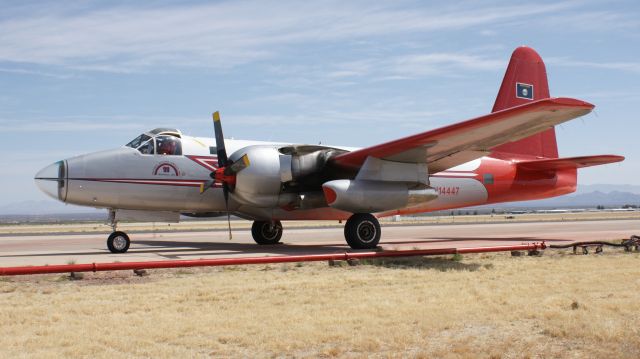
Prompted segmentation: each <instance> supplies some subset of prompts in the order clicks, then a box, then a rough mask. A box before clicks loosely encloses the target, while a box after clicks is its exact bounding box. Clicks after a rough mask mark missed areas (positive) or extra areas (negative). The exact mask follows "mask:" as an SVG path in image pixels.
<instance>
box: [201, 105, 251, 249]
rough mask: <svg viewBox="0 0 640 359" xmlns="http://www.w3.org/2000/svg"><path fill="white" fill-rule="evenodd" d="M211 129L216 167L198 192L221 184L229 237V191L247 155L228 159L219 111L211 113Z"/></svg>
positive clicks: (234, 184)
mask: <svg viewBox="0 0 640 359" xmlns="http://www.w3.org/2000/svg"><path fill="white" fill-rule="evenodd" d="M213 129H214V132H215V137H216V152H217V155H218V168H217V169H216V170H215V171H213V172H211V174H209V177H211V180H209V181H206V182H204V183H202V184H200V193H201V194H202V193H204V192H205V191H206V190H207V189H209V188H210V187H211V186H213V185H214V184H215V183H220V184H222V194H223V195H224V206H225V211H226V212H227V224H228V226H229V239H232V238H233V237H232V234H231V213H230V212H229V193H230V192H233V190H234V189H235V186H236V174H237V173H238V172H240V171H242V170H243V169H245V168H247V167H249V164H250V162H249V157H248V156H247V155H246V154H245V155H244V156H242V157H241V158H240V159H239V160H237V161H235V162H234V161H230V160H229V157H228V156H227V149H226V147H225V143H224V136H223V134H222V123H221V122H220V112H218V111H216V112H214V113H213Z"/></svg>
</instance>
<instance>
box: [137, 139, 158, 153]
mask: <svg viewBox="0 0 640 359" xmlns="http://www.w3.org/2000/svg"><path fill="white" fill-rule="evenodd" d="M153 148H154V147H153V138H149V140H148V141H147V142H145V143H143V144H142V145H141V146H140V147H138V151H140V153H142V154H143V155H152V154H153Z"/></svg>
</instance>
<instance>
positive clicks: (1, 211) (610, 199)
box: [0, 184, 640, 220]
mask: <svg viewBox="0 0 640 359" xmlns="http://www.w3.org/2000/svg"><path fill="white" fill-rule="evenodd" d="M625 204H631V205H640V186H638V185H610V184H592V185H579V186H578V189H577V191H576V192H575V193H573V194H570V195H566V196H562V197H556V198H550V199H543V200H539V201H526V202H511V203H504V204H499V205H491V206H492V207H495V208H536V207H537V208H560V207H595V206H598V205H601V206H605V207H619V206H622V205H625ZM80 214H82V215H85V216H88V217H95V216H100V217H105V210H98V209H95V208H87V207H80V206H75V205H69V204H64V203H61V202H58V201H55V200H53V199H51V200H39V201H22V202H16V203H11V204H7V205H3V206H0V217H3V219H5V220H6V219H7V217H11V216H18V215H22V216H24V215H26V216H37V217H40V216H47V215H64V217H69V216H73V215H80Z"/></svg>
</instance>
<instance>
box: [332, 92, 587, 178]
mask: <svg viewBox="0 0 640 359" xmlns="http://www.w3.org/2000/svg"><path fill="white" fill-rule="evenodd" d="M593 107H594V106H593V105H592V104H590V103H588V102H584V101H581V100H576V99H571V98H548V99H542V100H537V101H533V102H530V103H527V104H524V105H520V106H516V107H512V108H508V109H505V110H502V111H497V112H494V113H491V114H488V115H485V116H482V117H478V118H475V119H471V120H468V121H463V122H459V123H456V124H453V125H450V126H446V127H442V128H439V129H436V130H432V131H427V132H423V133H419V134H416V135H413V136H409V137H405V138H401V139H398V140H395V141H390V142H386V143H383V144H380V145H376V146H372V147H367V148H363V149H360V150H356V151H353V152H348V153H344V154H341V155H338V156H336V157H334V158H333V159H332V161H333V162H334V163H335V164H336V165H338V166H343V167H349V168H356V169H357V168H360V166H362V164H363V163H364V161H365V160H366V158H367V157H369V156H371V157H375V158H380V159H384V160H389V161H397V162H408V163H428V164H429V172H430V173H436V172H440V171H443V170H446V169H448V168H451V167H454V166H457V165H460V164H462V163H465V162H468V161H470V160H473V159H476V158H480V157H482V156H484V155H486V154H487V153H489V152H490V150H491V148H493V147H496V146H498V145H501V144H505V143H509V142H513V141H517V140H519V139H522V138H525V137H528V136H531V135H533V134H536V133H539V132H542V131H544V130H546V129H548V128H551V127H552V126H555V125H558V124H560V123H563V122H566V121H569V120H571V119H574V118H576V117H580V116H583V115H585V114H587V113H589V112H590V111H591V110H592V109H593Z"/></svg>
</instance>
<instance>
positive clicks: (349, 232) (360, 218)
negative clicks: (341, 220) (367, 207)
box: [344, 213, 381, 249]
mask: <svg viewBox="0 0 640 359" xmlns="http://www.w3.org/2000/svg"><path fill="white" fill-rule="evenodd" d="M380 233H381V232H380V222H378V219H377V218H376V217H374V216H372V215H370V214H369V213H356V214H354V215H352V216H351V217H349V219H348V220H347V223H346V224H345V226H344V238H345V239H346V240H347V243H348V244H349V246H350V247H351V248H353V249H371V248H376V247H377V246H378V242H380Z"/></svg>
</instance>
